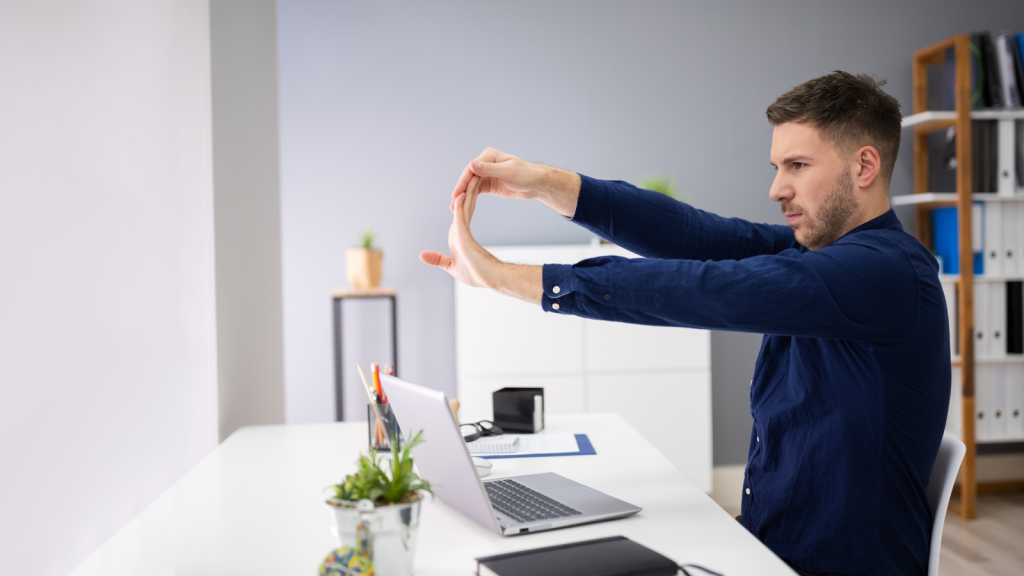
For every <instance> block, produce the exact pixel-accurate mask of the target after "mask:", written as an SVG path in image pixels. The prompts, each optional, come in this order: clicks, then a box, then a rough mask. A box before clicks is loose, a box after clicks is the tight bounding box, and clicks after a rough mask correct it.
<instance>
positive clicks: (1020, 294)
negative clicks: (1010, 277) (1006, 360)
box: [1006, 281, 1024, 356]
mask: <svg viewBox="0 0 1024 576" xmlns="http://www.w3.org/2000/svg"><path fill="white" fill-rule="evenodd" d="M1006 354H1007V355H1018V356H1019V355H1021V354H1024V283H1022V282H1019V281H1017V282H1007V283H1006Z"/></svg>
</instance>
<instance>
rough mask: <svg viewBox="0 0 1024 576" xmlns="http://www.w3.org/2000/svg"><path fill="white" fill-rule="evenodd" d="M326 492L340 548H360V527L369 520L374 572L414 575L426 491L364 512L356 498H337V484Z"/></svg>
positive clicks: (378, 574)
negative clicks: (421, 505)
mask: <svg viewBox="0 0 1024 576" xmlns="http://www.w3.org/2000/svg"><path fill="white" fill-rule="evenodd" d="M323 493H324V497H325V502H324V505H325V506H326V508H327V514H328V516H329V517H330V522H331V535H332V536H334V544H335V546H336V547H337V548H356V547H357V544H359V542H357V532H358V527H359V524H360V522H363V521H364V520H365V521H366V522H367V523H368V524H369V526H368V528H369V532H370V534H369V550H370V556H371V558H372V560H373V573H374V574H375V575H376V576H411V574H412V563H413V557H414V556H415V554H416V537H417V533H418V532H419V525H420V503H421V502H422V501H423V494H422V493H417V494H416V499H415V500H414V501H412V502H408V503H405V504H392V505H390V506H377V507H375V508H374V509H373V511H372V512H360V511H359V510H357V509H356V502H348V501H345V500H339V499H337V498H335V497H334V487H333V486H329V487H327V488H325V489H324V492H323ZM365 502H369V501H368V500H367V501H365Z"/></svg>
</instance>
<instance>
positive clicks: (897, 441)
mask: <svg viewBox="0 0 1024 576" xmlns="http://www.w3.org/2000/svg"><path fill="white" fill-rule="evenodd" d="M883 218H884V217H883ZM891 220H895V218H894V217H893V218H891ZM869 224H870V223H869ZM885 224H888V225H889V226H888V227H887V228H883V229H873V230H863V231H856V230H855V231H853V232H851V233H850V234H847V235H846V236H844V237H843V238H841V239H840V240H838V241H837V242H836V243H835V244H834V245H833V246H836V247H840V246H841V245H843V244H846V245H856V247H857V248H858V249H857V250H851V251H847V252H848V253H847V254H845V255H844V256H846V257H853V258H856V257H870V258H871V260H872V262H873V263H874V264H875V265H877V266H879V267H880V269H881V270H880V272H881V275H882V276H887V277H889V278H890V284H889V286H890V287H891V289H892V290H893V291H896V290H903V291H914V292H916V294H915V298H914V300H915V305H914V306H913V307H912V308H911V309H908V310H906V314H905V315H904V316H903V317H902V318H894V319H893V322H894V323H895V322H899V323H904V325H908V326H912V330H911V331H910V332H909V334H908V335H907V336H906V337H905V338H902V339H899V340H897V341H894V342H872V341H857V340H839V339H825V338H807V337H789V336H781V335H774V336H772V335H770V336H765V339H764V343H763V346H762V353H761V355H760V357H759V359H758V363H757V367H756V369H755V374H754V380H753V383H752V386H751V397H750V403H751V412H752V413H753V415H754V419H755V422H754V429H753V431H752V433H751V442H750V456H749V459H748V467H747V476H746V478H745V483H744V494H743V523H744V525H745V526H746V527H747V528H748V529H749V530H751V532H753V533H754V534H755V535H757V536H758V537H759V538H760V539H761V540H762V541H764V542H765V543H766V544H768V545H769V546H770V547H771V548H772V549H773V550H774V551H775V552H776V553H778V554H779V555H780V556H782V557H783V558H786V559H788V560H791V561H793V562H794V563H795V564H797V565H799V566H800V567H802V568H804V569H806V570H809V571H812V572H820V573H842V574H857V573H862V572H873V573H887V574H924V573H925V572H926V570H927V561H928V558H927V553H928V545H929V541H930V527H931V519H930V514H929V511H928V510H929V509H928V502H927V498H926V496H925V488H926V487H927V482H928V477H929V475H930V473H931V467H932V463H933V462H934V460H935V454H936V453H937V451H938V445H939V442H940V441H941V437H942V429H943V427H944V424H945V414H946V409H947V406H948V404H949V394H950V386H949V382H950V368H949V345H948V342H949V339H948V325H947V316H946V309H945V302H944V299H943V295H942V290H941V287H940V286H939V283H938V278H937V276H936V271H937V270H936V266H935V264H934V258H933V257H932V256H931V255H930V254H928V252H927V251H926V250H925V249H924V247H923V246H921V245H920V243H918V242H917V241H916V240H914V239H913V238H911V237H910V236H908V235H907V234H905V233H904V232H903V231H902V230H900V229H898V228H897V227H898V222H897V223H896V225H895V226H892V223H891V222H886V223H885ZM830 248H832V247H826V248H824V249H822V250H821V251H820V252H819V253H821V254H825V255H827V254H828V252H830V251H832V250H830ZM837 265H838V266H842V265H844V263H843V262H842V261H841V260H840V261H838V262H837ZM835 289H836V290H842V289H843V288H842V286H836V287H835ZM845 301H847V302H850V301H851V300H845ZM864 305H867V306H870V305H872V304H871V302H865V303H864ZM747 489H749V490H750V492H749V493H747Z"/></svg>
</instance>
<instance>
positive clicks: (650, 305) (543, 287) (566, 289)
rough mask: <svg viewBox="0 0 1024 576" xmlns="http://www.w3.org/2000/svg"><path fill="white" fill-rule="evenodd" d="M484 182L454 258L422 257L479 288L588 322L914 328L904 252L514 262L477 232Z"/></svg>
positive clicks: (852, 247)
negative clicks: (538, 263) (477, 209)
mask: <svg viewBox="0 0 1024 576" xmlns="http://www.w3.org/2000/svg"><path fill="white" fill-rule="evenodd" d="M479 182H480V180H479V178H471V179H470V182H469V183H468V185H467V190H466V192H465V193H463V194H460V195H459V196H458V197H457V198H456V199H455V215H454V218H453V222H452V227H451V229H450V230H449V235H448V241H449V247H450V249H451V254H452V255H451V257H447V256H444V255H442V254H439V253H437V252H432V251H427V252H423V253H422V254H420V258H421V259H422V260H423V261H424V262H426V263H427V264H430V265H432V266H437V267H440V268H443V269H445V270H446V271H448V273H449V274H451V275H452V276H453V277H455V278H456V279H457V280H459V281H461V282H464V283H466V284H469V285H470V286H479V287H487V288H491V289H493V290H496V291H499V292H501V293H503V294H507V295H509V296H514V297H516V298H519V299H521V300H525V301H527V302H531V303H533V304H538V303H539V304H541V306H542V307H543V308H544V310H545V311H548V312H555V313H559V314H573V315H576V316H582V317H585V318H595V319H600V320H611V321H616V322H629V323H632V324H647V325H654V326H684V327H690V328H703V329H711V330H734V331H742V332H758V333H763V334H781V335H788V336H807V337H816V338H840V339H849V340H871V341H875V342H900V341H903V340H904V339H905V338H906V337H907V336H908V335H909V331H910V330H912V329H913V326H914V322H913V320H914V315H915V314H916V313H917V306H916V305H915V304H914V303H915V298H916V293H917V284H916V277H914V276H913V274H912V273H911V272H908V271H907V268H906V262H905V257H904V256H903V255H902V253H899V252H897V251H883V252H880V251H878V250H877V249H876V248H877V247H872V246H865V245H860V244H856V243H852V242H849V243H838V244H832V245H830V246H827V247H825V248H822V249H821V250H818V251H815V252H808V251H798V250H786V251H784V252H782V253H779V254H777V255H774V256H767V255H765V256H755V257H751V258H745V259H743V260H723V261H717V262H716V261H705V262H701V261H697V260H662V259H644V258H639V259H628V258H621V257H617V256H604V257H601V258H591V259H589V260H584V261H582V262H579V263H578V264H575V265H572V266H570V265H562V264H547V265H544V266H543V267H541V266H520V265H515V264H507V263H504V262H501V261H500V260H498V259H497V258H495V257H494V256H493V255H492V254H490V253H489V252H487V251H486V250H485V249H484V248H483V247H481V246H480V245H479V244H478V243H477V242H476V240H475V239H474V238H473V236H472V234H471V233H470V231H469V224H470V222H471V220H472V215H473V208H474V207H475V204H476V197H477V196H478V195H479Z"/></svg>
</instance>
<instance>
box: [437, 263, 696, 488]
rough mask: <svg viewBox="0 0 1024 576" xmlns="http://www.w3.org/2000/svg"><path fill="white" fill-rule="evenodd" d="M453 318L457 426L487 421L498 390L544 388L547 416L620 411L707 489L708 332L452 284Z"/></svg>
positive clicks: (688, 474)
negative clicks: (607, 317)
mask: <svg viewBox="0 0 1024 576" xmlns="http://www.w3.org/2000/svg"><path fill="white" fill-rule="evenodd" d="M489 250H491V252H492V253H494V254H495V256H497V257H498V258H500V259H502V260H504V261H506V262H515V263H520V264H574V263H576V262H578V261H580V260H583V259H585V258H591V257H596V256H606V255H616V256H625V257H636V256H635V255H633V254H631V253H629V252H628V251H626V250H624V249H622V248H619V247H617V246H611V245H597V246H594V245H590V246H588V245H582V246H525V247H498V248H489ZM455 314H456V322H455V326H456V341H457V343H456V364H457V375H458V397H459V401H460V402H461V404H462V409H461V411H460V417H461V419H462V420H464V421H475V420H481V419H486V418H490V417H491V393H492V392H493V391H495V390H498V389H500V388H504V387H506V386H519V387H524V386H537V387H543V388H544V396H545V401H546V404H547V406H546V410H547V411H548V412H549V413H551V414H554V413H576V412H617V413H619V414H621V415H622V416H623V417H624V418H626V420H627V421H629V422H630V424H632V425H633V427H634V428H636V429H637V430H638V431H639V432H640V433H641V434H642V435H643V436H644V437H645V438H646V439H647V440H648V441H650V442H651V443H652V444H654V446H655V447H656V448H658V450H660V451H661V452H662V454H664V455H665V456H666V457H667V458H668V459H669V460H670V461H671V462H672V463H673V464H675V465H676V467H678V468H679V469H680V470H682V471H683V472H684V473H685V474H686V475H687V476H688V477H689V478H690V479H691V480H693V482H694V483H695V484H697V486H699V487H701V488H702V489H703V490H704V491H706V492H710V491H711V464H712V460H711V337H710V333H709V332H707V331H706V330H692V329H686V328H667V327H655V326H637V325H633V324H622V323H617V322H604V321H600V320H589V319H583V318H579V317H576V316H568V315H561V314H547V313H545V312H544V311H543V310H541V308H540V307H539V306H535V305H531V304H527V303H525V302H521V301H519V300H516V299H514V298H509V297H507V296H501V295H499V294H497V293H494V292H492V291H489V290H485V289H480V288H469V287H467V286H464V285H462V284H456V289H455ZM598 449H600V448H598Z"/></svg>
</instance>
